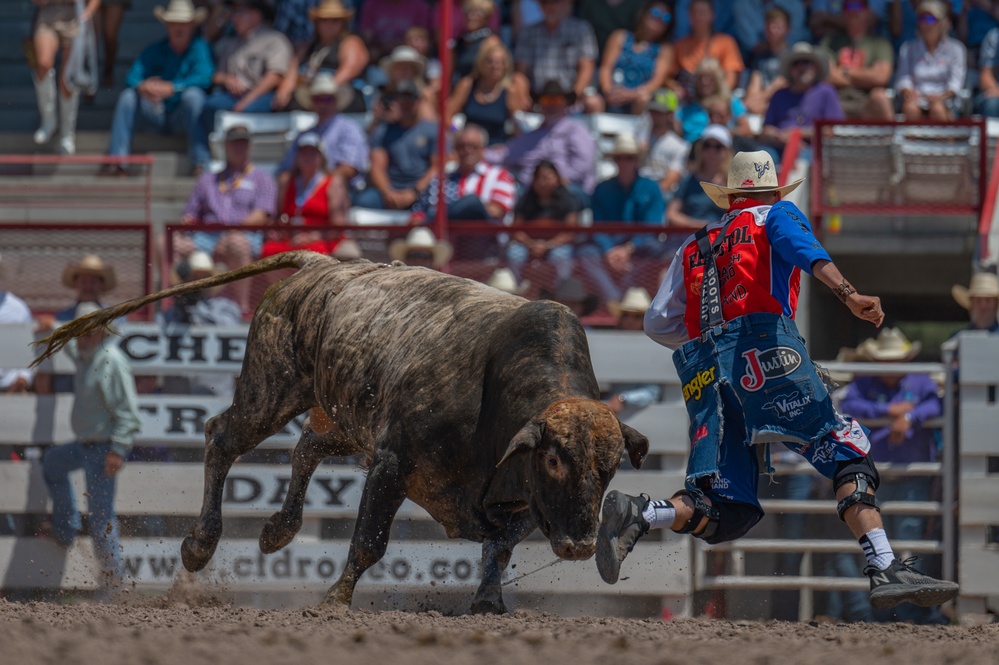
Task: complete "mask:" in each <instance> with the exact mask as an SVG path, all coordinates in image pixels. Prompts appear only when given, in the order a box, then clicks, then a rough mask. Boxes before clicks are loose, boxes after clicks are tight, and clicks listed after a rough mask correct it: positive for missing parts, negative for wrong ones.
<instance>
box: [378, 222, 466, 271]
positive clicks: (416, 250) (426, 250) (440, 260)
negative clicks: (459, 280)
mask: <svg viewBox="0 0 999 665" xmlns="http://www.w3.org/2000/svg"><path fill="white" fill-rule="evenodd" d="M453 254H454V250H453V248H452V247H451V243H449V242H447V241H446V240H438V239H437V236H435V235H434V232H433V231H431V230H430V229H428V228H427V227H425V226H414V227H413V228H412V229H410V231H409V234H407V235H406V238H405V239H402V238H399V239H397V240H393V241H392V242H391V243H390V244H389V248H388V255H389V258H390V259H392V260H393V261H402V262H403V263H405V264H406V265H408V266H420V267H423V268H431V269H432V270H437V269H439V268H440V267H441V266H443V265H444V264H445V263H447V262H448V261H450V260H451V256H452V255H453Z"/></svg>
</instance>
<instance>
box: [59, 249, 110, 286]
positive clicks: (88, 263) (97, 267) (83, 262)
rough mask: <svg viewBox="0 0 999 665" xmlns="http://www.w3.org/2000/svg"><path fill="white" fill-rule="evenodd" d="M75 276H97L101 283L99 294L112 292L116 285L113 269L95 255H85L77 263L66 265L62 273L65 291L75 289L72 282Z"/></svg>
mask: <svg viewBox="0 0 999 665" xmlns="http://www.w3.org/2000/svg"><path fill="white" fill-rule="evenodd" d="M77 275H97V276H98V277H100V278H101V281H102V282H103V286H102V287H101V293H107V292H108V291H111V290H113V289H114V287H115V285H116V284H117V283H118V280H116V279H115V276H114V268H112V267H111V266H109V265H107V264H106V263H104V261H102V260H101V257H99V256H97V255H96V254H87V255H86V256H84V257H83V258H82V259H80V260H79V261H78V262H77V263H70V264H67V265H66V269H65V270H63V271H62V285H63V286H65V287H66V288H67V289H74V288H76V285H75V284H73V282H74V281H75V280H76V276H77Z"/></svg>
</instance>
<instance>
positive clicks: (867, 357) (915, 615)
mask: <svg viewBox="0 0 999 665" xmlns="http://www.w3.org/2000/svg"><path fill="white" fill-rule="evenodd" d="M921 349H922V345H921V344H920V343H919V342H910V341H909V339H908V338H907V337H906V336H905V334H904V333H903V332H902V331H901V330H899V329H898V328H883V329H882V330H881V331H880V332H879V333H878V335H877V337H872V338H869V339H866V340H864V341H863V342H861V343H860V344H859V345H857V348H856V349H855V351H854V353H855V355H856V357H857V358H858V359H859V360H861V361H864V362H877V363H907V362H910V361H912V360H914V359H915V358H916V357H917V356H918V355H919V352H920V350H921ZM840 407H841V408H842V410H843V413H844V414H848V415H850V416H852V417H854V418H862V419H870V420H881V421H887V424H884V425H876V426H872V427H871V432H870V434H869V435H868V438H869V439H870V442H871V452H870V453H869V454H870V455H871V457H873V458H874V459H876V460H877V461H878V462H887V463H890V464H913V463H919V462H935V461H937V434H936V430H935V428H934V427H932V426H927V425H926V423H927V422H928V421H931V420H934V419H936V418H939V417H940V416H942V415H943V403H942V401H941V399H940V388H939V386H938V385H937V383H936V381H934V380H933V379H932V378H931V377H930V376H928V375H926V374H918V373H900V372H888V371H885V372H880V373H876V374H859V375H857V376H856V378H854V380H853V381H851V382H850V384H849V385H847V386H846V388H845V391H844V394H843V398H842V401H841V403H840ZM932 481H933V479H932V478H931V477H928V476H911V477H905V476H901V477H893V478H891V479H885V481H884V482H883V483H882V485H881V487H880V488H879V489H878V498H879V499H880V500H883V501H929V500H930V499H931V496H932ZM885 523H886V524H887V526H888V528H889V529H890V530H891V532H892V535H893V536H894V537H896V538H901V539H903V540H921V539H923V538H924V537H925V531H926V518H925V517H923V516H920V515H892V516H888V517H886V518H885ZM874 618H875V619H876V620H878V621H912V622H914V623H921V624H923V623H943V622H945V621H946V620H945V619H944V618H943V617H942V616H941V615H940V613H939V611H938V610H937V609H936V608H926V607H916V606H914V605H909V604H906V605H901V606H899V607H897V608H895V609H894V610H893V611H891V612H888V611H885V612H879V611H875V613H874Z"/></svg>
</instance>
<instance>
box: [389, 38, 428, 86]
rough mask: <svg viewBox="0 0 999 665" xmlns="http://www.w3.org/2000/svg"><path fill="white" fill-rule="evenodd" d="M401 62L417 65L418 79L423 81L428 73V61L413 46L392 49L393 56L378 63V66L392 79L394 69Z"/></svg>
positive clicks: (390, 55)
mask: <svg viewBox="0 0 999 665" xmlns="http://www.w3.org/2000/svg"><path fill="white" fill-rule="evenodd" d="M400 62H411V63H413V64H414V65H416V78H418V79H422V78H423V74H424V72H426V71H427V59H426V58H424V57H423V56H422V55H420V52H419V51H417V50H416V49H415V48H413V47H412V46H396V47H395V48H394V49H392V53H391V54H389V55H387V56H385V57H384V58H382V59H381V60H379V61H378V66H379V67H381V68H382V69H383V70H384V71H385V73H386V74H387V75H388V76H389V78H391V77H392V67H394V66H395V65H397V64H398V63H400Z"/></svg>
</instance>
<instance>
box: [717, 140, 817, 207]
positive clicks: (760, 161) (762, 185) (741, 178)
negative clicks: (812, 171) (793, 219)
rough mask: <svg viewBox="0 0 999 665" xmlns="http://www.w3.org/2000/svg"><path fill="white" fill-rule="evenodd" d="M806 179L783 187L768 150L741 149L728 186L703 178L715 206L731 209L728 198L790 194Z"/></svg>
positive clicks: (733, 161) (730, 170) (735, 158)
mask: <svg viewBox="0 0 999 665" xmlns="http://www.w3.org/2000/svg"><path fill="white" fill-rule="evenodd" d="M804 181H805V179H804V178H798V179H797V180H795V181H794V182H792V183H791V184H789V185H784V186H783V187H781V186H779V185H778V184H777V167H776V166H775V165H774V160H773V158H772V157H770V154H769V153H768V152H767V151H766V150H756V151H755V152H737V153H735V157H733V158H732V163H731V164H730V165H729V167H728V187H722V186H721V185H716V184H714V183H713V182H704V181H701V189H703V190H704V192H705V193H706V194H707V195H708V196H709V197H710V198H711V200H712V201H714V202H715V205H716V206H718V207H720V208H725V209H726V210H728V207H729V202H728V197H729V195H730V194H734V195H736V196H738V195H740V194H745V195H747V196H750V197H751V196H752V195H753V194H759V193H761V192H780V193H781V196H787V195H788V193H789V192H792V191H794V190H795V189H797V187H798V185H800V184H801V183H803V182H804Z"/></svg>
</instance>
